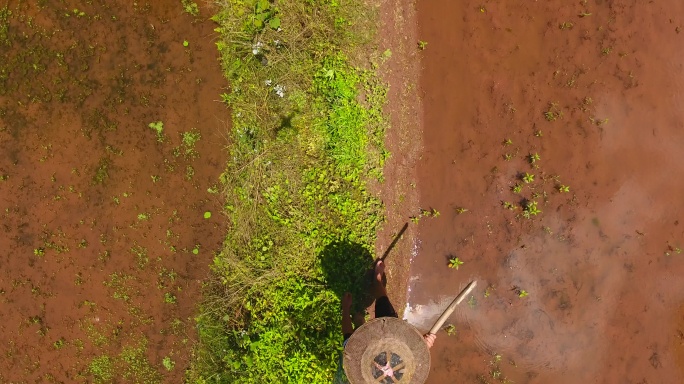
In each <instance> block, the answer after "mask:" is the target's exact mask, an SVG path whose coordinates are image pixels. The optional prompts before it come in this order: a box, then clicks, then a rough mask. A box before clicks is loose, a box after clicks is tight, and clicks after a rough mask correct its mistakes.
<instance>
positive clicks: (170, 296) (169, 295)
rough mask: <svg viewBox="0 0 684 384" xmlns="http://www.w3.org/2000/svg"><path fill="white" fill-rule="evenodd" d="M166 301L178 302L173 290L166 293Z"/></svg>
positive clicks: (170, 302) (169, 302)
mask: <svg viewBox="0 0 684 384" xmlns="http://www.w3.org/2000/svg"><path fill="white" fill-rule="evenodd" d="M164 302H165V303H166V304H176V295H174V294H173V293H171V292H166V293H164Z"/></svg>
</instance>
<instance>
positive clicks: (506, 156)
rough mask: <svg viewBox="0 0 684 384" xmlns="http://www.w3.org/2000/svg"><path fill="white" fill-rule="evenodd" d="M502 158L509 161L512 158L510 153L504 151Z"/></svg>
mask: <svg viewBox="0 0 684 384" xmlns="http://www.w3.org/2000/svg"><path fill="white" fill-rule="evenodd" d="M503 158H504V160H506V161H510V160H511V159H512V158H513V155H511V154H510V153H506V154H505V155H503Z"/></svg>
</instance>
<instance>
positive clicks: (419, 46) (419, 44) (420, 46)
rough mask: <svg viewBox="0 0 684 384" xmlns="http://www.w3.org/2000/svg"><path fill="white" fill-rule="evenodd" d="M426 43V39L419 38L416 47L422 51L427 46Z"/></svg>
mask: <svg viewBox="0 0 684 384" xmlns="http://www.w3.org/2000/svg"><path fill="white" fill-rule="evenodd" d="M427 45H428V43H427V41H423V40H421V41H419V42H418V49H420V50H421V51H424V50H425V48H427Z"/></svg>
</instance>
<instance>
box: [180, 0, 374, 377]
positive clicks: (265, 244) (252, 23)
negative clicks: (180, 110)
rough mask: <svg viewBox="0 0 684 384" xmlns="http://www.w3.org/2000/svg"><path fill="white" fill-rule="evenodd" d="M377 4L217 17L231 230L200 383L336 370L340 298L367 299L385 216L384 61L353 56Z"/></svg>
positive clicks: (197, 371) (365, 38)
mask: <svg viewBox="0 0 684 384" xmlns="http://www.w3.org/2000/svg"><path fill="white" fill-rule="evenodd" d="M375 12H376V11H375V9H372V8H369V6H368V5H366V4H365V3H363V2H361V1H356V0H351V1H347V2H344V3H339V2H336V1H324V0H279V1H276V2H268V1H261V0H259V1H255V0H246V1H244V0H229V1H226V2H222V3H221V11H220V13H219V14H217V15H216V16H214V17H213V20H214V21H216V22H217V23H218V28H217V29H216V30H217V31H218V32H219V33H220V34H221V36H222V38H221V39H220V40H219V41H218V42H217V47H218V50H219V51H220V53H221V62H222V65H223V69H224V72H225V74H226V77H227V78H228V80H229V82H230V85H231V92H230V93H226V94H224V95H222V98H223V100H224V101H225V102H226V103H227V104H228V106H229V107H230V108H231V110H232V130H233V131H232V138H233V140H232V143H231V145H230V158H231V161H230V162H229V164H228V165H227V169H226V171H225V172H224V173H223V174H222V176H221V182H222V189H223V192H224V195H225V198H226V205H225V211H226V212H225V213H226V215H227V217H228V218H229V220H230V230H229V232H228V234H227V236H226V239H225V242H224V248H223V250H222V252H221V253H220V254H219V255H217V256H216V257H215V259H214V264H213V271H214V278H213V279H212V280H211V281H208V282H207V284H206V286H205V302H204V304H203V306H202V307H201V310H200V313H199V315H198V316H197V323H198V330H199V338H200V339H199V343H198V345H197V348H196V350H195V359H194V361H193V364H192V366H191V368H190V371H189V374H188V379H189V380H190V382H193V383H236V382H239V383H267V382H268V383H270V382H277V383H287V382H291V383H299V382H306V383H329V382H331V380H332V377H333V374H334V371H335V370H336V368H337V358H338V353H339V351H340V350H341V343H342V334H341V331H340V311H339V307H340V296H341V294H342V293H343V292H344V291H345V290H350V291H352V292H354V297H355V302H357V304H359V303H360V302H361V300H360V298H362V295H361V287H362V286H363V284H361V283H362V282H363V281H362V279H361V278H360V277H359V276H362V274H363V272H364V271H366V270H367V269H368V268H369V267H370V266H371V263H372V257H371V254H372V250H373V249H374V242H375V233H376V229H377V227H378V225H379V223H380V222H381V220H382V217H381V203H380V202H379V200H378V199H377V198H375V197H373V196H372V195H371V194H370V193H369V192H368V190H367V187H366V183H367V182H368V181H369V179H372V178H375V179H380V178H381V167H382V164H383V160H384V156H386V152H385V151H384V150H383V146H382V141H383V137H384V128H385V121H384V119H383V115H382V112H381V107H382V105H383V103H384V100H385V92H386V88H385V86H384V84H382V83H381V82H380V81H379V79H378V77H377V76H376V75H375V73H374V69H376V68H377V64H374V60H371V61H370V64H369V67H370V68H362V67H360V66H356V65H354V64H353V63H357V62H360V60H358V59H355V60H352V59H351V58H352V57H354V58H358V57H363V56H364V54H363V53H362V50H363V49H364V48H365V47H367V46H366V45H365V44H368V43H369V41H370V38H371V37H372V32H373V27H372V26H373V20H374V19H373V17H372V15H374V14H375ZM366 62H369V61H368V59H366ZM357 299H359V300H357ZM359 305H361V304H359Z"/></svg>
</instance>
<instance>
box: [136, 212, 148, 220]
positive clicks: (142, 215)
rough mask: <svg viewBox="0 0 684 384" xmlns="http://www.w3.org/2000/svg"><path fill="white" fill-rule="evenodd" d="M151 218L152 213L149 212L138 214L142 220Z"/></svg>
mask: <svg viewBox="0 0 684 384" xmlns="http://www.w3.org/2000/svg"><path fill="white" fill-rule="evenodd" d="M149 219H150V215H149V214H147V213H139V214H138V220H140V221H146V220H149Z"/></svg>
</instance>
